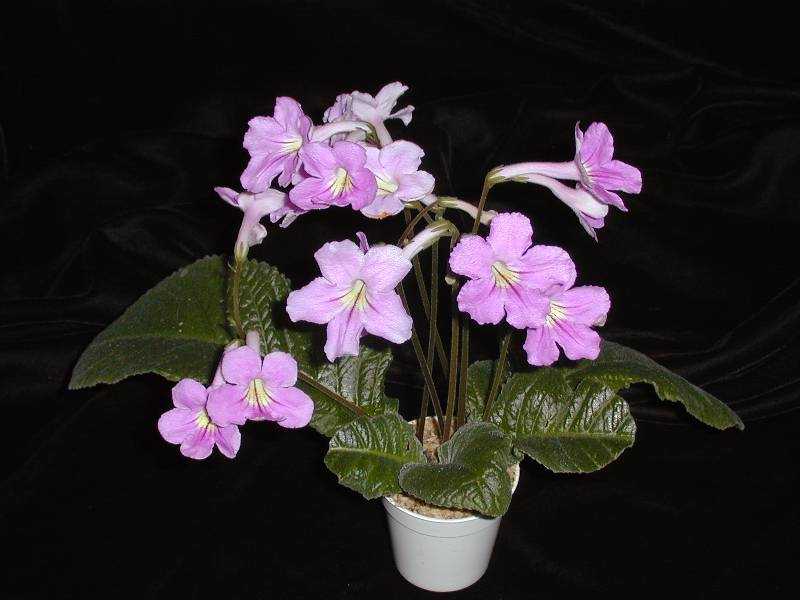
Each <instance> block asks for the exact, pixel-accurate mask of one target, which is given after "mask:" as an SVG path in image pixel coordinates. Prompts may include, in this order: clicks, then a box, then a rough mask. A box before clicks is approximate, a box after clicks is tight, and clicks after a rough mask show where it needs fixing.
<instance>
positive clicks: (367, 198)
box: [289, 142, 378, 210]
mask: <svg viewBox="0 0 800 600" xmlns="http://www.w3.org/2000/svg"><path fill="white" fill-rule="evenodd" d="M300 156H301V158H302V161H303V170H304V171H305V174H306V175H307V177H306V178H305V179H303V180H302V181H301V182H299V183H298V184H297V185H295V186H294V187H293V188H292V189H291V191H290V192H289V199H290V200H291V201H292V203H293V204H295V205H296V206H298V207H299V208H301V209H303V210H314V209H321V208H328V207H329V206H347V205H350V206H352V207H353V208H354V209H355V210H361V209H362V208H364V207H365V206H368V205H369V204H370V203H371V202H372V201H373V200H374V199H375V193H376V191H377V187H378V186H377V183H376V181H375V176H374V175H373V174H372V172H371V171H370V170H369V169H367V168H366V166H365V163H366V161H367V154H366V151H365V150H364V148H362V147H361V146H359V145H358V144H356V143H354V142H336V143H335V144H333V146H328V145H326V144H323V143H320V142H311V143H309V144H306V145H305V146H304V147H303V149H302V150H301V151H300Z"/></svg>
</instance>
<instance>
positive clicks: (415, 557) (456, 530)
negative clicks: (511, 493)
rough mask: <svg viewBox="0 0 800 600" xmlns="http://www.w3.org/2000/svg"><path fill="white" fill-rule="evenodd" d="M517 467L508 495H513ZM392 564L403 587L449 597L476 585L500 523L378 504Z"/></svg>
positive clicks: (384, 500)
mask: <svg viewBox="0 0 800 600" xmlns="http://www.w3.org/2000/svg"><path fill="white" fill-rule="evenodd" d="M518 482H519V467H517V472H516V476H515V478H514V485H513V488H512V490H516V489H517V483H518ZM383 506H384V508H385V509H386V516H387V520H388V522H389V536H390V537H391V540H392V550H393V551H394V562H395V565H397V570H398V571H400V574H401V575H402V576H403V577H405V578H406V580H408V581H409V582H411V583H413V584H414V585H416V586H417V587H420V588H422V589H424V590H430V591H431V592H454V591H456V590H461V589H464V588H465V587H468V586H470V585H472V584H473V583H475V582H476V581H478V580H479V579H480V578H481V577H482V576H483V574H484V573H485V572H486V569H487V568H488V566H489V560H490V559H491V557H492V550H493V549H494V541H495V539H496V538H497V530H498V529H499V528H500V517H498V518H495V519H488V518H485V517H464V518H462V519H438V518H435V517H426V516H423V515H420V514H417V513H415V512H413V511H410V510H408V509H406V508H402V507H400V506H397V505H396V504H395V503H394V502H393V501H392V500H391V499H389V498H383Z"/></svg>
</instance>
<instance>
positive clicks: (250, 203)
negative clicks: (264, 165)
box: [214, 187, 288, 260]
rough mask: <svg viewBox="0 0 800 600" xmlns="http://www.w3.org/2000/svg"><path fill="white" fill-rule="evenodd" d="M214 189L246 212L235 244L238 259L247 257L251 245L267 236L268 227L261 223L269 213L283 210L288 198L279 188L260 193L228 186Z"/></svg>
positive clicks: (227, 200) (258, 242) (229, 202)
mask: <svg viewBox="0 0 800 600" xmlns="http://www.w3.org/2000/svg"><path fill="white" fill-rule="evenodd" d="M214 191H215V192H217V194H219V197H220V198H222V199H223V200H225V202H227V203H228V204H230V205H231V206H235V207H237V208H239V209H240V210H242V212H244V215H243V216H242V224H241V226H240V227H239V234H238V235H237V236H236V243H235V244H234V249H235V254H236V257H237V260H244V259H245V258H247V251H248V249H249V248H250V247H251V246H255V245H257V244H260V243H261V242H262V241H263V239H264V238H265V237H266V236H267V230H266V228H265V227H264V226H263V225H262V224H261V223H260V221H261V219H263V218H264V217H265V216H267V215H271V214H274V213H276V212H279V211H283V210H285V209H286V207H287V203H288V198H287V195H286V194H285V193H284V192H281V191H278V190H272V189H270V190H265V191H263V192H259V193H258V194H251V193H249V192H241V193H237V192H236V191H234V190H232V189H230V188H226V187H216V188H214Z"/></svg>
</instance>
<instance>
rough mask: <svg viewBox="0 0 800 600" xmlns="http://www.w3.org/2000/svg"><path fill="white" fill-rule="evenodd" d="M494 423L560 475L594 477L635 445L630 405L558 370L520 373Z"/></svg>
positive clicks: (504, 394) (605, 389)
mask: <svg viewBox="0 0 800 600" xmlns="http://www.w3.org/2000/svg"><path fill="white" fill-rule="evenodd" d="M489 418H490V421H491V422H492V423H495V424H496V425H497V426H498V427H499V428H500V429H502V430H503V431H505V432H506V433H508V434H509V435H511V436H512V437H513V439H514V447H515V448H516V449H518V450H521V451H522V452H524V453H525V454H527V455H528V456H530V457H531V458H533V459H534V460H535V461H537V462H539V463H541V464H542V465H544V466H545V467H547V468H548V469H550V470H551V471H555V472H556V473H589V472H591V471H596V470H598V469H601V468H603V467H605V466H606V465H608V464H609V463H611V462H612V461H614V460H615V459H616V458H617V457H618V456H619V455H620V454H622V452H623V451H624V450H625V449H626V448H628V447H630V446H632V445H633V442H634V438H635V435H636V424H635V423H634V421H633V417H631V414H630V411H629V410H628V404H627V403H626V402H625V400H623V399H622V398H620V397H619V396H618V395H617V394H615V393H614V391H613V390H612V389H610V388H608V387H606V386H605V385H603V384H602V383H600V382H597V381H593V380H586V381H583V382H582V383H581V384H580V385H579V386H578V388H577V389H573V388H572V386H571V385H570V384H569V383H568V382H567V380H566V379H565V378H564V375H563V374H562V372H561V371H559V370H558V369H552V368H543V369H539V370H537V371H534V372H532V373H518V374H516V375H514V376H513V377H511V379H510V380H509V381H508V382H507V383H506V385H505V386H504V387H503V390H502V392H501V393H500V396H499V397H498V399H497V401H496V402H495V404H494V407H493V410H492V414H491V415H489Z"/></svg>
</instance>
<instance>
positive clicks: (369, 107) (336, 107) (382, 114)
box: [323, 81, 414, 146]
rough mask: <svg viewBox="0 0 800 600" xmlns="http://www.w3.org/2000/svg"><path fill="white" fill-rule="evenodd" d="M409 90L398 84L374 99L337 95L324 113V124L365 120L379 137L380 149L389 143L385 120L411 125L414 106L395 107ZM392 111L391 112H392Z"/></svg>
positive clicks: (385, 89) (395, 83)
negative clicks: (397, 120) (399, 121)
mask: <svg viewBox="0 0 800 600" xmlns="http://www.w3.org/2000/svg"><path fill="white" fill-rule="evenodd" d="M407 90H408V86H405V85H403V84H402V83H400V82H399V81H395V82H394V83H389V84H387V85H385V86H383V88H381V91H379V92H378V93H377V94H375V96H372V95H370V94H366V93H364V92H357V91H356V92H351V93H350V94H339V95H338V96H336V102H335V103H334V104H333V106H331V107H330V108H328V109H327V110H326V111H325V115H324V117H323V121H325V122H326V123H334V122H336V121H351V120H358V121H366V122H367V123H370V124H371V125H372V126H373V127H374V128H375V131H376V133H377V134H378V139H379V140H380V142H381V145H382V146H386V145H388V144H390V143H391V142H392V138H391V136H390V135H389V132H388V130H387V129H386V126H385V125H384V121H386V120H387V119H400V120H401V121H402V122H403V124H405V125H408V124H409V123H410V122H411V114H412V113H413V112H414V107H413V106H406V107H404V108H401V109H400V110H397V111H395V110H394V107H395V105H396V104H397V100H398V99H399V98H400V96H402V95H403V94H404V93H405V92H406V91H407ZM393 111H394V112H393Z"/></svg>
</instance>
